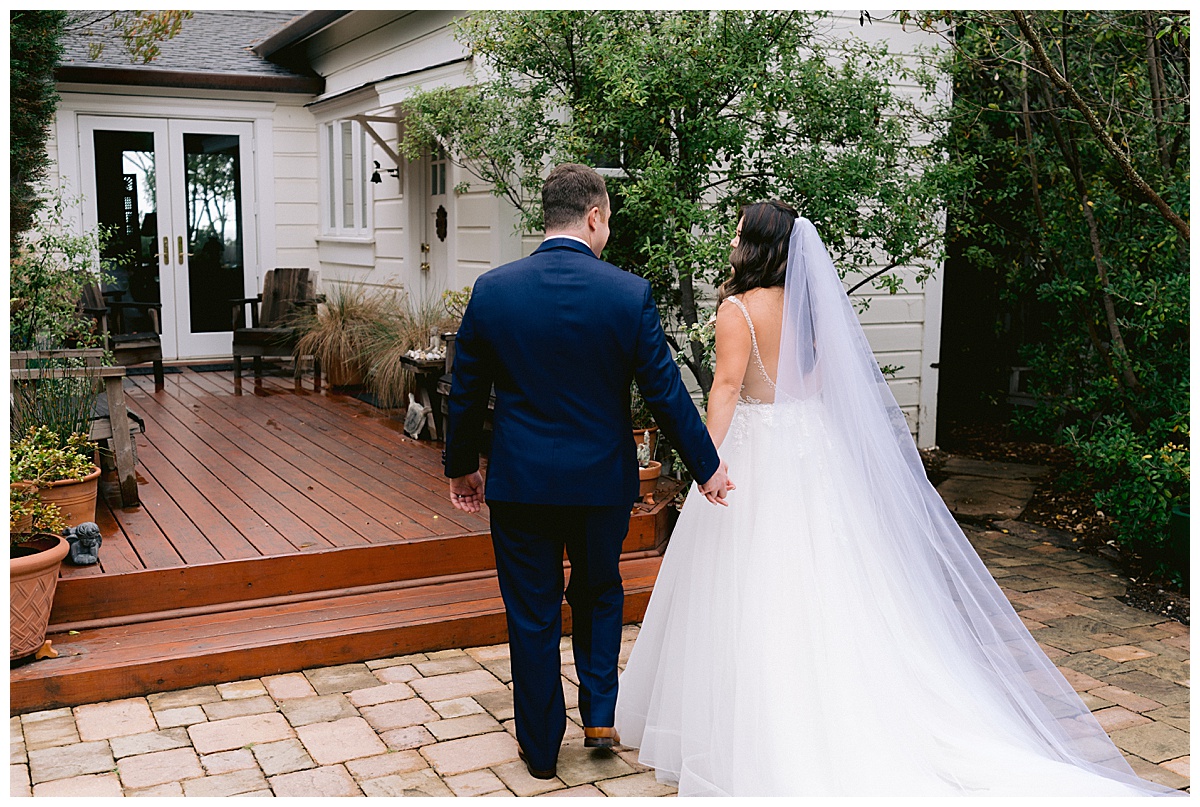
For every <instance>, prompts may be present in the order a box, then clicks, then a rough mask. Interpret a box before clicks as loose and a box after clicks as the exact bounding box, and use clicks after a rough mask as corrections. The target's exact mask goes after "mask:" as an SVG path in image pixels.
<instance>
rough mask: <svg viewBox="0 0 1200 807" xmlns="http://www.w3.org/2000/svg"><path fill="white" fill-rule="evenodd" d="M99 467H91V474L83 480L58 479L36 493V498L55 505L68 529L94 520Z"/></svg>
mask: <svg viewBox="0 0 1200 807" xmlns="http://www.w3.org/2000/svg"><path fill="white" fill-rule="evenodd" d="M99 481H100V466H98V465H95V466H92V472H91V473H90V474H88V475H87V476H85V477H84V478H83V479H60V480H59V481H58V482H50V483H49V484H47V485H46V486H45V487H43V488H42V489H41V490H39V491H38V498H39V499H41V500H42V501H44V502H50V503H52V504H57V505H58V509H59V511H60V512H61V513H62V517H63V521H65V522H67V526H68V527H77V526H79V525H80V524H82V523H83V522H85V521H95V520H96V494H97V492H98V490H99Z"/></svg>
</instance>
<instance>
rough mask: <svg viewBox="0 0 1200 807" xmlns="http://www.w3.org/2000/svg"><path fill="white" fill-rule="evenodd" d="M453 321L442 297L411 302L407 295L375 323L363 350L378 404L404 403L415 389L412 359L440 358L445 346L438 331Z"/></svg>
mask: <svg viewBox="0 0 1200 807" xmlns="http://www.w3.org/2000/svg"><path fill="white" fill-rule="evenodd" d="M454 325H455V323H454V320H453V319H452V317H451V315H450V314H449V313H448V312H447V309H446V306H445V304H444V303H443V302H442V301H440V300H437V301H433V300H426V301H423V302H415V301H414V300H413V299H412V297H411V296H410V297H406V298H405V299H404V301H403V302H402V303H400V304H399V305H397V306H395V308H394V311H393V315H392V316H391V317H389V318H387V319H385V320H381V321H380V322H379V323H378V327H376V328H375V329H374V330H373V332H372V333H371V336H370V339H369V340H368V343H367V348H366V353H367V355H368V356H369V363H370V370H369V371H368V373H367V385H368V386H369V387H370V389H371V392H372V393H373V394H374V395H375V398H376V401H377V402H378V405H379V406H380V407H382V408H384V409H395V408H400V407H406V406H407V405H408V396H409V394H410V393H414V392H417V377H416V373H415V372H414V369H413V361H414V359H424V360H430V359H434V358H436V359H437V360H439V361H444V359H445V353H444V351H445V349H446V346H445V345H444V344H443V341H444V340H442V338H441V335H442V334H444V333H445V332H446V331H447V330H448V329H453V328H454Z"/></svg>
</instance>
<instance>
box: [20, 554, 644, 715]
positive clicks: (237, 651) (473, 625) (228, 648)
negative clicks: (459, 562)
mask: <svg viewBox="0 0 1200 807" xmlns="http://www.w3.org/2000/svg"><path fill="white" fill-rule="evenodd" d="M661 562H662V558H661V556H659V555H657V554H654V553H644V552H643V553H637V554H636V555H631V556H629V557H627V558H625V559H623V560H622V562H621V574H622V577H623V579H624V581H625V620H626V622H637V621H640V620H641V618H642V617H643V616H644V614H645V610H646V604H647V603H648V602H649V599H650V592H651V589H652V588H653V585H654V580H655V577H656V576H657V574H658V569H659V566H660V564H661ZM329 594H330V596H327V597H320V598H315V599H307V600H304V601H300V602H283V603H279V602H274V601H270V600H268V601H266V602H270V604H254V603H239V605H241V606H242V607H238V608H236V609H233V610H220V611H216V612H213V613H202V614H194V615H185V616H180V615H171V616H166V617H164V618H159V619H149V620H142V621H134V622H131V623H128V624H117V625H112V626H107V627H95V628H89V629H85V630H81V631H78V632H77V633H75V634H74V635H72V634H71V633H68V632H62V633H52V634H51V635H50V636H49V638H50V639H51V640H52V641H53V646H54V648H55V649H56V650H57V651H58V652H59V657H58V658H54V659H43V660H41V661H35V662H31V663H29V664H26V665H24V666H20V667H17V668H14V669H13V670H11V671H10V676H9V682H10V690H9V709H10V713H11V714H22V713H25V712H30V711H36V710H42V709H52V708H58V707H62V706H75V705H78V704H82V703H95V702H98V701H107V700H114V699H117V698H125V697H134V696H139V695H145V694H149V693H152V692H164V691H170V690H175V689H184V688H187V687H193V686H202V685H206V684H217V683H223V682H227V681H238V680H243V679H247V678H259V677H262V676H265V675H275V674H279V673H286V672H295V671H298V670H303V669H309V668H312V667H322V666H329V665H333V664H344V663H350V662H359V661H366V660H369V659H376V658H387V657H390V656H397V655H404V654H406V653H412V652H419V651H430V650H441V649H447V648H458V647H473V646H480V645H489V644H497V643H500V642H504V641H506V629H505V621H504V605H503V603H502V602H501V600H500V590H499V585H498V583H497V580H496V577H495V574H494V573H493V572H489V571H481V572H479V573H477V574H475V575H467V576H465V579H456V580H450V581H447V580H446V579H445V578H432V579H430V581H429V582H426V583H424V584H423V581H412V582H411V583H410V584H408V585H406V586H405V587H402V588H394V589H391V590H383V591H369V592H361V591H359V592H354V591H350V592H330V593H329ZM563 620H564V631H569V629H570V609H569V608H566V607H565V606H564V608H563Z"/></svg>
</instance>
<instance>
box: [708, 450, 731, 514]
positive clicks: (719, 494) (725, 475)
mask: <svg viewBox="0 0 1200 807" xmlns="http://www.w3.org/2000/svg"><path fill="white" fill-rule="evenodd" d="M736 488H737V485H735V484H733V481H732V480H730V478H729V466H728V465H726V464H725V461H724V460H721V467H719V468H717V472H716V473H715V474H713V475H712V476H711V477H710V478H709V480H708V481H707V482H705V483H704V484H703V485H701V486H700V492H701V493H703V494H704V498H706V499H708V500H709V501H710V502H712V503H713V504H719V505H722V506H724V507H728V506H729V502H727V501H725V494H726V493H728V492H729V491H731V490H735V489H736Z"/></svg>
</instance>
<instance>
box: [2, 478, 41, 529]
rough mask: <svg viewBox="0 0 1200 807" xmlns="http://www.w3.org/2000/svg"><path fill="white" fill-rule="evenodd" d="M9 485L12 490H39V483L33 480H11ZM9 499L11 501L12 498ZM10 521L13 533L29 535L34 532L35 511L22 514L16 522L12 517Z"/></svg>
mask: <svg viewBox="0 0 1200 807" xmlns="http://www.w3.org/2000/svg"><path fill="white" fill-rule="evenodd" d="M8 487H9V488H10V489H12V490H37V485H35V484H33V483H32V482H10V483H9V485H8ZM9 501H10V503H11V501H12V500H11V499H10V500H9ZM10 506H11V504H10ZM8 523H9V528H10V529H11V531H12V534H13V535H28V534H29V533H31V532H33V513H29V514H28V515H24V516H21V518H19V519H18V520H17V521H16V522H13V520H12V519H11V518H10V519H9V521H8Z"/></svg>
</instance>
